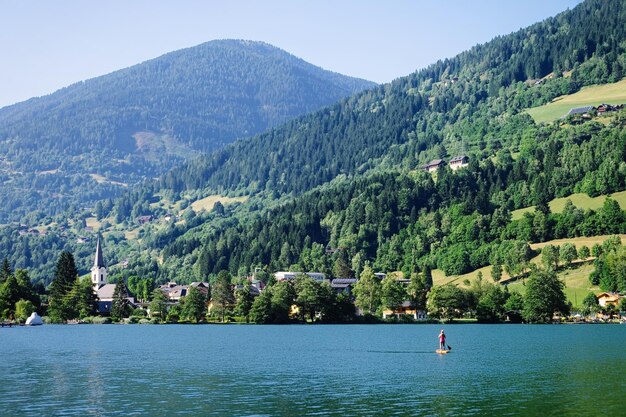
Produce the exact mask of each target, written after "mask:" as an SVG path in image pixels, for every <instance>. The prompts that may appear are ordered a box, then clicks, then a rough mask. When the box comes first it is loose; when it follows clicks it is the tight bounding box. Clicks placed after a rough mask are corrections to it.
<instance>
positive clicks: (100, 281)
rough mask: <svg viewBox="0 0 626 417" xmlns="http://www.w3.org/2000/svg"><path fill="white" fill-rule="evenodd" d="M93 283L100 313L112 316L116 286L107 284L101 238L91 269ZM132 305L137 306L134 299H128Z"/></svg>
mask: <svg viewBox="0 0 626 417" xmlns="http://www.w3.org/2000/svg"><path fill="white" fill-rule="evenodd" d="M91 283H92V285H93V290H94V292H95V293H96V295H97V296H98V313H100V314H103V315H108V314H111V305H112V304H113V293H114V292H115V287H116V286H117V285H116V284H107V267H106V265H105V264H104V256H103V255H102V245H101V244H100V236H98V241H97V243H96V255H95V256H94V260H93V266H92V267H91ZM128 301H130V303H131V305H134V304H135V300H134V298H132V297H129V298H128Z"/></svg>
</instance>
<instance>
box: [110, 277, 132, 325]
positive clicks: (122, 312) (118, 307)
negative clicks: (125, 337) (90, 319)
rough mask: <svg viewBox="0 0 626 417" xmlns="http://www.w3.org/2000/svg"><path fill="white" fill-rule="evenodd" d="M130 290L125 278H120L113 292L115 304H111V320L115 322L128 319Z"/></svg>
mask: <svg viewBox="0 0 626 417" xmlns="http://www.w3.org/2000/svg"><path fill="white" fill-rule="evenodd" d="M128 306H129V304H128V288H126V283H125V282H124V279H123V278H120V280H119V281H118V283H117V284H116V285H115V290H114V291H113V302H112V304H111V318H112V319H113V320H115V321H120V320H122V319H123V318H125V317H128Z"/></svg>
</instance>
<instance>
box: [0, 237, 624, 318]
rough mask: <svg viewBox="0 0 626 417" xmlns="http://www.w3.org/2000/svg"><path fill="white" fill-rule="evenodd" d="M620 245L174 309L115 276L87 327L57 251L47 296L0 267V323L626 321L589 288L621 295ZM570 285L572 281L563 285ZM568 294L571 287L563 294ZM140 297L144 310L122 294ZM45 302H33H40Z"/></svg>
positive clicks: (288, 287) (198, 300) (298, 285)
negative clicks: (108, 297) (451, 278)
mask: <svg viewBox="0 0 626 417" xmlns="http://www.w3.org/2000/svg"><path fill="white" fill-rule="evenodd" d="M589 259H593V266H594V269H593V271H592V273H591V275H590V278H589V280H588V281H587V283H586V285H587V288H588V290H589V291H586V292H585V293H581V294H580V297H581V303H580V304H578V305H576V306H573V305H572V302H571V301H569V302H568V300H567V298H568V297H567V291H568V289H567V285H566V282H565V281H563V280H562V279H560V277H562V276H564V275H565V276H568V275H570V273H572V278H573V279H575V280H576V282H579V283H580V284H581V285H584V284H583V283H582V281H583V279H582V277H581V276H580V274H579V273H578V272H579V271H577V272H575V269H574V265H575V261H576V260H582V264H583V266H582V268H588V266H589V264H588V260H589ZM348 268H349V267H348V265H347V264H344V263H342V262H338V263H337V264H336V265H335V272H334V275H335V276H342V275H343V272H344V271H342V269H348ZM625 271H626V246H624V245H623V244H622V239H621V237H620V236H612V237H610V238H608V239H607V240H605V241H604V242H603V243H602V244H601V245H600V244H596V245H594V246H593V247H592V248H589V247H587V246H584V245H583V246H581V247H580V248H578V249H576V247H575V246H574V245H573V244H571V243H564V244H563V245H562V246H554V245H551V244H547V245H545V246H543V248H542V249H541V260H540V265H538V264H536V263H533V262H529V263H527V264H526V265H524V266H523V267H522V269H521V272H520V274H519V275H518V276H516V277H510V278H509V279H507V280H502V270H501V269H499V268H498V267H497V266H493V267H492V268H491V272H490V277H489V278H485V277H484V275H483V273H482V271H479V272H478V273H477V275H476V278H475V279H474V280H473V281H469V279H467V280H465V281H464V282H463V285H453V284H452V283H451V282H449V283H445V284H442V285H435V283H434V282H433V276H432V274H431V271H430V270H428V269H426V270H424V271H423V272H421V273H412V274H411V275H410V277H407V278H406V279H403V277H402V275H401V273H391V274H388V275H386V276H385V277H384V278H382V279H381V278H379V277H378V276H376V275H375V274H374V271H373V269H372V268H371V267H370V266H369V265H368V264H366V265H365V266H364V268H363V270H362V271H361V273H360V274H359V275H358V279H357V280H354V282H352V283H351V285H349V286H348V287H347V288H346V289H345V290H342V291H339V292H337V291H336V290H335V289H334V288H333V287H332V286H331V284H330V281H328V280H324V281H320V280H318V279H314V278H312V277H311V276H309V275H307V274H304V273H301V274H296V277H295V279H288V280H277V279H276V278H275V277H274V275H273V274H269V273H268V272H267V271H258V274H256V276H255V278H256V279H258V281H257V282H260V283H262V284H261V285H262V286H261V287H258V288H260V291H257V293H256V294H255V293H254V292H253V291H251V283H252V280H251V279H250V277H233V276H231V274H230V273H229V272H228V271H226V270H222V271H220V272H219V273H218V275H217V278H216V280H215V281H214V282H213V283H212V284H210V286H209V287H208V289H207V291H206V292H202V291H200V290H199V289H198V288H196V287H193V286H192V287H189V289H188V293H187V295H186V296H184V297H182V298H181V299H180V301H179V302H176V303H172V302H171V301H170V300H169V299H168V297H167V296H166V294H165V293H164V290H163V289H162V288H158V287H157V288H155V284H154V282H153V281H152V280H149V279H140V278H138V277H130V278H128V279H127V280H126V279H125V278H124V277H123V276H117V277H114V281H115V282H116V287H115V290H114V293H113V299H112V304H111V309H110V319H107V318H102V319H95V320H94V319H93V317H92V316H93V315H94V313H95V312H96V311H97V310H98V305H97V303H98V300H97V295H96V293H95V292H94V287H93V284H92V282H91V279H90V277H84V278H81V279H79V278H78V270H77V269H76V265H75V263H74V258H73V256H72V255H71V254H70V253H69V252H63V253H62V254H61V256H60V257H59V260H58V261H57V265H56V269H55V278H54V280H53V281H52V283H51V284H50V287H49V288H48V291H47V292H46V293H45V294H41V292H42V291H41V290H42V289H41V288H39V289H38V290H39V293H38V291H37V290H36V289H35V288H34V287H32V285H31V284H30V279H29V278H28V273H27V272H26V271H24V270H18V271H16V272H15V273H14V272H13V271H12V269H11V267H10V265H9V263H8V261H7V260H5V261H4V263H3V266H2V271H1V272H0V319H10V320H15V319H17V320H18V321H24V320H25V319H26V317H28V315H30V313H32V312H33V311H38V312H40V313H42V314H45V315H46V316H47V317H48V320H50V321H52V322H57V323H58V322H67V321H72V320H83V321H86V322H92V323H93V322H96V323H97V322H102V323H106V322H109V321H111V320H112V321H115V322H119V321H127V322H131V323H133V322H134V323H136V322H139V321H140V320H141V321H142V322H148V321H150V322H154V323H165V322H168V323H172V322H174V323H176V322H191V323H199V322H210V321H218V322H222V323H223V322H227V321H229V322H230V321H235V322H245V323H250V322H252V323H259V324H261V323H291V322H320V323H362V322H381V321H383V320H381V316H382V318H384V315H385V314H388V315H390V316H391V317H394V319H393V321H397V320H401V321H403V322H412V321H414V320H416V319H417V317H418V315H419V316H420V317H426V315H425V314H422V313H420V312H423V313H426V312H427V313H428V319H429V320H441V321H452V320H454V319H465V320H467V319H475V320H477V321H478V322H489V323H493V322H502V321H505V320H506V321H510V322H522V321H525V322H530V323H549V322H552V321H553V320H554V317H555V314H558V315H559V316H560V317H567V316H568V315H569V314H570V312H571V310H572V308H573V307H576V308H577V310H578V311H580V312H582V313H583V315H584V316H586V317H592V318H595V316H593V315H594V314H596V313H603V314H605V315H607V316H608V319H609V320H610V319H612V318H613V317H614V316H615V315H616V314H617V313H618V312H620V311H621V312H622V313H626V297H622V298H621V302H619V304H607V305H606V306H605V308H600V306H599V305H598V299H597V298H596V295H595V294H594V292H593V291H591V290H592V288H591V287H593V286H597V287H599V288H600V289H602V290H604V291H609V292H611V293H616V292H618V291H619V292H624V291H626V273H625ZM570 282H573V280H570ZM572 290H573V291H574V294H575V297H577V296H578V294H577V293H576V290H577V288H572V287H570V288H569V291H570V294H571V291H572ZM131 294H132V295H134V296H135V297H137V298H139V299H142V300H143V303H142V304H135V305H134V307H133V303H132V302H131V301H130V299H129V296H130V295H131ZM42 296H43V298H44V300H45V302H44V303H41V298H42Z"/></svg>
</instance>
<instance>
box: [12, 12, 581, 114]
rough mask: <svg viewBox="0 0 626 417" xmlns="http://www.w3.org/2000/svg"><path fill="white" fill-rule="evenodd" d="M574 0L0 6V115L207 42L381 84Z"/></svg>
mask: <svg viewBox="0 0 626 417" xmlns="http://www.w3.org/2000/svg"><path fill="white" fill-rule="evenodd" d="M579 2H580V0H550V1H545V0H526V1H515V2H510V1H502V0H475V1H466V0H448V1H445V2H442V1H426V0H424V1H417V0H414V1H410V0H395V1H382V0H381V1H369V0H358V1H357V0H341V1H340V0H334V1H330V0H316V1H294V0H290V1H287V0H264V1H243V0H227V1H226V0H219V1H218V0H215V1H208V0H207V1H199V0H180V1H174V0H172V1H163V0H107V1H85V0H59V1H47V0H38V1H33V0H0V48H1V49H0V50H1V51H2V62H3V64H2V65H0V79H1V80H2V88H0V107H2V106H5V105H8V104H12V103H15V102H18V101H22V100H26V99H28V98H30V97H33V96H40V95H44V94H48V93H51V92H53V91H55V90H57V89H59V88H61V87H64V86H66V85H68V84H71V83H74V82H77V81H80V80H85V79H88V78H93V77H96V76H99V75H103V74H106V73H109V72H111V71H114V70H117V69H120V68H125V67H128V66H130V65H133V64H136V63H139V62H142V61H145V60H147V59H150V58H154V57H157V56H159V55H162V54H164V53H166V52H170V51H173V50H176V49H181V48H185V47H189V46H193V45H197V44H200V43H203V42H206V41H210V40H213V39H226V38H236V39H250V40H260V41H265V42H268V43H270V44H272V45H275V46H278V47H280V48H282V49H285V50H286V51H288V52H290V53H292V54H294V55H296V56H298V57H300V58H303V59H304V60H306V61H308V62H311V63H313V64H315V65H319V66H321V67H323V68H326V69H329V70H332V71H337V72H340V73H343V74H347V75H352V76H356V77H361V78H366V79H369V80H372V81H376V82H388V81H391V80H393V79H394V78H397V77H401V76H403V75H407V74H409V73H411V72H413V71H415V70H417V69H419V68H422V67H424V66H426V65H428V64H430V63H432V62H434V61H436V60H437V59H440V58H445V57H450V56H453V55H455V54H457V53H459V52H461V51H463V50H465V49H468V48H470V47H471V46H473V45H475V44H477V43H483V42H486V41H488V40H490V39H491V38H493V37H494V36H497V35H503V34H507V33H510V32H513V31H515V30H517V29H519V28H521V27H525V26H528V25H530V24H532V23H534V22H537V21H539V20H543V19H544V18H546V17H548V16H553V15H555V14H557V13H559V12H561V11H563V10H565V9H567V8H568V7H569V8H572V7H574V6H575V5H576V4H578V3H579Z"/></svg>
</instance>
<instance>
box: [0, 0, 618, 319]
mask: <svg viewBox="0 0 626 417" xmlns="http://www.w3.org/2000/svg"><path fill="white" fill-rule="evenodd" d="M625 76H626V2H625V1H612V2H605V1H600V0H587V1H585V2H583V3H581V4H579V5H578V6H577V7H575V8H574V9H572V10H569V11H566V12H564V13H561V14H559V15H557V16H555V17H553V18H549V19H547V20H545V21H543V22H540V23H537V24H535V25H532V26H530V27H528V28H525V29H522V30H520V31H518V32H515V33H513V34H510V35H506V36H500V37H497V38H496V39H494V40H492V41H490V42H488V43H485V44H482V45H478V46H476V47H474V48H472V49H470V50H468V51H466V52H463V53H461V54H459V55H458V56H456V57H453V58H450V59H446V60H442V61H439V62H437V63H435V64H433V65H431V66H429V67H427V68H425V69H422V70H419V71H417V72H415V73H413V74H411V75H408V76H406V77H403V78H400V79H397V80H395V81H394V82H392V83H390V84H385V85H382V86H377V87H373V88H372V89H369V90H366V91H364V92H361V93H357V94H355V95H352V96H350V97H348V98H344V99H341V100H340V101H338V102H336V103H335V104H333V105H330V106H328V107H325V108H323V109H322V110H318V111H316V112H313V113H309V114H306V115H304V116H300V117H298V118H295V119H293V120H291V121H288V122H286V123H285V124H283V125H281V126H279V127H276V128H273V129H270V130H267V131H265V132H264V133H260V134H258V135H256V136H253V137H251V138H248V139H243V140H239V141H236V142H234V143H233V144H231V145H228V146H224V147H223V148H221V149H220V150H217V151H215V152H213V153H211V154H210V155H207V156H202V157H199V158H196V159H193V160H190V161H188V162H186V163H184V164H183V165H182V166H180V167H178V168H175V169H173V170H170V171H168V172H166V173H164V174H163V175H161V176H160V177H159V178H158V179H157V180H155V181H151V182H145V183H143V184H142V185H140V186H137V187H130V188H129V189H128V190H127V191H125V192H124V193H123V194H122V195H121V196H120V197H118V198H111V199H109V200H101V201H100V202H99V203H98V204H97V206H96V207H95V208H93V210H87V211H84V210H77V209H76V210H74V211H66V212H63V213H59V214H56V215H54V216H51V215H47V216H46V215H40V216H34V215H32V216H31V219H29V220H32V223H31V224H28V225H27V226H28V227H36V226H41V225H43V224H45V225H50V227H49V228H48V229H47V230H48V233H46V234H45V235H43V236H42V235H41V234H40V233H39V234H34V235H33V234H28V233H23V234H22V235H21V236H19V237H18V235H19V233H20V230H24V229H23V226H20V225H10V226H7V227H4V228H2V229H0V256H6V257H7V258H8V259H9V261H10V262H11V264H12V265H15V266H16V267H17V268H20V269H21V268H27V269H29V273H30V274H31V276H32V277H33V279H34V280H35V281H37V282H40V283H41V284H42V285H48V284H50V282H52V278H53V276H52V274H51V271H52V270H53V268H54V264H55V262H57V257H58V254H59V251H61V250H67V251H70V252H72V253H73V254H74V255H75V256H76V265H77V269H78V271H80V273H81V274H84V273H85V272H86V271H87V270H88V267H89V262H90V256H92V254H93V250H94V245H95V239H93V238H92V239H90V240H88V241H87V242H86V243H85V242H82V243H79V242H78V239H77V237H80V236H85V235H87V234H88V233H89V232H90V233H91V235H93V230H91V231H88V229H87V226H86V220H87V218H91V217H95V218H96V219H97V221H98V223H99V231H100V233H102V235H103V239H104V242H105V244H104V246H105V248H106V249H105V250H106V254H107V255H106V256H107V263H108V264H109V265H111V267H112V271H114V273H113V274H112V275H113V276H114V277H116V278H115V279H117V280H121V281H123V280H124V279H129V277H139V278H145V279H151V280H152V282H154V283H163V282H167V281H177V282H181V283H190V282H192V281H210V282H212V283H216V282H219V280H220V279H223V278H224V276H225V274H229V276H231V277H232V280H231V282H232V283H233V284H235V283H236V282H237V283H238V282H239V281H238V279H239V278H242V277H245V276H247V275H250V274H252V273H253V272H254V271H255V270H262V271H266V272H268V273H270V272H274V271H279V270H285V271H286V270H292V271H317V272H323V273H324V274H326V276H328V277H335V278H348V277H358V278H362V277H364V276H366V275H367V276H369V274H370V272H371V271H377V272H378V271H381V272H385V273H395V274H397V276H401V277H404V278H405V279H407V280H411V279H413V280H414V286H415V287H420V286H421V287H420V288H422V287H424V286H427V287H428V288H430V287H431V285H432V284H431V283H430V282H428V281H430V280H431V279H430V278H429V277H430V276H431V275H430V274H431V271H432V270H434V269H439V270H441V271H443V273H444V274H445V275H447V276H452V275H461V274H465V273H468V272H471V271H475V270H477V269H479V268H482V267H487V266H491V267H492V268H491V276H489V277H482V281H480V282H483V283H482V284H480V282H479V284H475V285H479V287H474V288H473V289H472V287H471V285H468V286H465V287H463V288H461V287H455V286H439V287H434V288H433V289H432V291H430V292H429V295H428V297H430V298H429V299H432V300H434V301H432V302H433V303H434V304H433V305H438V304H437V301H436V300H437V297H441V299H443V300H456V301H455V302H457V304H453V305H454V306H456V307H446V306H444V305H442V307H441V309H438V310H437V311H438V313H437V312H434V314H435V315H437V314H440V315H442V317H443V318H448V317H449V315H450V314H453V313H452V311H457V310H459V311H461V310H463V311H473V312H474V313H476V312H478V311H479V310H480V308H482V309H483V310H480V311H482V313H484V318H485V320H486V321H488V320H496V319H500V318H502V317H503V314H504V311H505V310H506V309H507V308H505V307H504V306H505V305H506V303H507V302H509V303H510V304H509V307H512V306H517V308H515V309H514V310H520V311H521V310H523V311H524V314H525V317H526V318H527V319H528V320H530V321H548V320H549V319H551V318H552V314H553V313H554V312H555V311H561V312H563V313H566V312H567V311H568V310H569V306H568V305H567V303H566V300H565V299H564V298H558V300H556V301H555V300H552V301H550V303H552V302H554V303H555V304H553V305H552V306H553V307H554V308H553V309H552V310H550V311H548V312H547V311H541V308H539V307H541V305H542V303H544V304H545V302H547V301H545V300H544V301H545V302H544V301H542V300H541V299H540V298H539V299H536V298H533V297H529V296H528V294H526V295H525V297H526V298H523V299H521V298H518V296H517V295H512V294H517V293H515V292H510V293H509V292H508V289H507V288H506V286H502V285H500V284H499V282H500V280H501V278H502V274H503V272H504V273H505V274H506V275H507V276H508V278H509V279H511V280H515V279H525V280H526V281H525V286H526V290H527V291H528V289H529V287H530V288H535V289H536V291H537V293H539V294H540V293H541V292H542V291H553V292H556V293H559V292H560V291H562V290H563V285H564V284H563V283H562V282H561V281H559V279H558V278H557V275H556V273H557V271H558V270H560V269H561V267H562V264H560V263H559V259H560V260H561V261H565V260H569V261H566V263H567V264H568V267H571V264H572V261H573V260H574V259H580V260H581V262H583V263H584V262H587V263H589V262H591V263H593V266H594V272H593V273H592V274H591V276H590V277H589V278H590V283H589V285H590V286H591V285H598V286H599V288H601V289H602V290H606V291H622V292H624V291H626V279H624V277H623V272H620V271H624V270H626V256H625V255H624V249H623V246H622V245H621V243H620V244H618V243H617V242H613V243H608V244H607V245H598V247H597V248H587V251H584V250H583V251H582V252H580V253H579V251H576V250H575V254H574V255H572V253H571V247H569V246H565V245H563V246H562V248H561V249H562V254H558V253H559V251H556V252H554V247H553V246H546V247H549V248H550V249H547V250H546V249H544V250H543V252H542V253H541V256H542V257H545V258H546V259H548V261H546V262H545V263H544V264H542V265H539V266H538V265H537V264H535V263H533V262H532V259H533V258H534V257H536V256H537V255H539V252H538V251H537V250H533V249H531V244H533V243H539V242H549V241H551V240H553V239H568V238H572V239H573V238H577V237H582V236H599V235H619V234H625V233H626V212H625V211H624V208H625V207H620V205H619V203H618V202H617V201H616V200H614V199H612V198H610V194H611V193H615V192H618V191H623V190H626V112H624V110H621V111H616V112H613V113H611V114H607V115H602V116H597V115H594V116H593V117H589V119H588V120H587V119H585V120H582V119H576V118H572V117H570V118H563V119H559V120H557V121H555V122H551V123H541V124H538V123H535V121H534V120H533V119H532V117H531V116H530V115H528V114H527V113H526V112H525V110H527V109H529V108H532V107H536V106H540V105H543V104H546V103H548V102H550V101H551V100H553V99H554V98H556V97H559V96H562V95H567V94H572V93H574V92H576V91H579V90H580V89H581V88H583V87H584V86H589V85H596V84H607V83H612V82H616V81H619V80H622V79H623V78H624V77H625ZM611 104H621V103H611ZM191 128H192V127H189V129H191ZM191 136H193V135H191V134H190V137H191ZM460 155H466V156H468V158H469V164H468V166H467V167H464V168H462V169H459V170H456V171H453V170H451V169H450V167H449V166H448V165H447V164H444V165H443V166H442V167H440V168H439V169H438V170H437V171H436V172H432V173H431V172H425V171H424V170H422V169H421V166H422V165H423V164H425V163H427V162H429V161H431V160H433V159H440V158H441V159H444V160H445V161H449V160H450V159H451V158H453V157H456V156H460ZM574 193H584V194H587V195H589V196H592V197H594V196H600V195H602V196H609V197H608V198H607V199H606V201H605V202H604V204H603V206H602V207H601V208H599V209H596V210H592V209H586V208H582V207H576V206H575V205H574V204H572V203H571V202H570V203H568V204H566V206H565V208H564V209H563V211H562V212H559V213H553V212H551V210H550V206H549V203H550V201H551V200H553V199H555V198H563V197H568V196H569V195H571V194H574ZM212 195H221V196H229V197H235V196H241V197H246V198H247V199H246V200H245V201H240V202H237V203H232V204H221V203H220V204H216V205H215V206H214V208H213V209H212V210H210V211H201V210H193V209H192V208H191V207H190V206H191V203H192V202H194V201H197V200H198V199H201V198H203V197H207V196H212ZM166 202H167V203H168V204H171V205H172V206H176V207H177V210H178V213H176V214H175V217H176V218H175V219H174V220H171V221H165V220H164V219H165V217H168V218H169V217H172V213H170V212H168V210H166V209H164V208H163V207H164V204H165V203H166ZM530 206H534V207H535V210H534V211H529V212H527V213H525V214H524V215H523V216H521V218H518V219H515V220H513V219H512V216H511V212H512V211H513V210H517V209H522V208H526V207H530ZM146 216H152V217H150V218H151V219H152V218H154V219H155V220H154V221H149V222H146V223H140V219H143V218H146ZM60 227H62V231H61V229H60ZM550 251H552V252H550ZM557 254H558V255H557ZM585 255H586V256H585ZM550 256H552V258H550ZM572 256H574V258H572ZM555 257H556V259H557V260H556V261H555V262H550V261H549V259H554V258H555ZM591 257H592V258H593V259H591ZM220 274H221V277H220ZM418 280H422V281H421V284H420V283H419V282H418ZM485 281H490V282H489V283H488V284H487V283H486V282H485ZM359 282H361V281H359ZM280 285H284V284H280ZM298 285H300V284H298ZM302 285H304V284H302ZM307 285H309V284H307ZM372 285H374V284H372ZM380 285H382V283H381V284H380ZM546 285H547V286H548V287H546ZM374 286H375V285H374ZM388 286H389V288H387V290H386V291H388V294H387V295H386V296H384V297H383V296H382V295H381V297H382V298H381V301H380V302H379V304H380V306H383V305H387V306H390V305H393V302H391V301H389V300H391V299H393V296H392V295H393V293H394V291H395V289H394V288H393V285H392V284H388ZM542 286H543V287H542ZM304 287H306V285H304ZM304 287H303V288H304ZM466 287H467V288H466ZM272 288H274V287H272ZM542 288H543V289H542ZM273 291H276V292H279V291H283V292H284V291H288V289H279V288H277V289H276V290H274V289H272V290H270V291H269V292H268V293H267V294H268V295H264V296H263V297H266V298H262V297H258V298H257V300H259V301H256V300H255V302H257V303H262V302H264V303H265V307H263V306H257V309H256V310H254V311H256V313H254V314H258V315H257V316H254V315H253V316H252V317H257V318H252V319H251V320H253V321H260V322H277V321H278V322H280V321H282V319H280V318H277V316H276V314H279V313H276V312H273V310H272V309H271V306H272V302H273V301H272V299H273V298H269V299H268V297H273V296H271V294H272V292H273ZM289 291H290V290H289ZM323 291H324V289H317V290H315V291H314V292H315V293H316V294H321V293H323ZM381 291H382V290H381ZM532 291H534V290H531V293H532ZM358 293H359V290H357V291H356V295H355V297H356V298H355V300H354V301H355V302H356V304H357V305H359V302H358ZM262 294H265V292H263V293H262ZM381 294H382V293H381ZM389 294H391V295H389ZM415 294H416V293H414V297H417V295H415ZM468 294H469V295H468ZM472 294H473V295H472ZM283 295H284V294H283ZM281 296H282V295H281ZM405 296H406V297H408V295H406V294H405ZM276 297H279V296H276ZM285 297H287V295H285ZM291 297H292V298H293V299H294V300H297V299H298V293H297V291H296V292H295V293H292V294H291ZM385 297H387V298H385ZM482 297H487V298H485V299H484V300H483V304H482V307H480V308H479V306H481V299H482ZM384 299H386V300H387V301H383V300H384ZM415 299H417V298H415ZM468 300H469V301H468ZM494 300H495V301H494ZM509 300H512V301H509ZM279 301H280V300H279ZM279 301H277V303H279V304H280V302H279ZM327 303H330V305H334V306H335V307H337V306H339V307H337V308H339V310H337V311H335V310H333V312H332V313H329V314H331V316H332V315H341V314H344V313H346V310H342V309H341V308H343V307H341V303H339V304H338V302H337V300H335V301H332V300H331V301H330V302H329V301H328V300H327ZM385 303H386V304H385ZM520 303H521V304H520ZM296 304H297V303H296ZM494 305H496V306H497V312H496V313H493V311H495V310H494V308H495V307H493V306H494ZM522 305H523V307H520V306H522ZM533 306H534V307H533ZM340 307H341V308H340ZM360 307H363V305H361V306H360ZM535 307H536V308H535ZM262 308H266V310H263V309H262ZM320 309H321V307H320ZM510 309H513V308H509V310H510ZM370 310H371V312H372V313H373V312H374V311H377V312H380V311H379V310H377V308H371V309H370ZM320 311H321V310H320ZM338 311H339V312H338ZM489 311H491V312H492V313H489ZM283 312H284V310H283ZM340 312H341V313H340ZM482 313H481V314H482ZM251 314H252V313H251ZM281 314H282V313H281ZM455 314H456V313H455ZM313 315H315V314H313ZM258 317H261V318H258ZM282 317H283V318H284V316H282ZM333 317H335V316H333ZM248 319H250V318H248Z"/></svg>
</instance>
